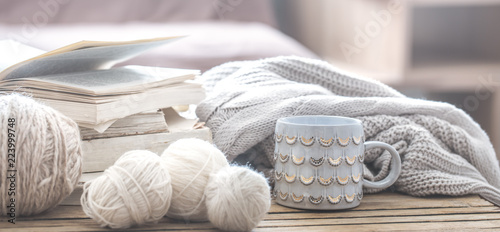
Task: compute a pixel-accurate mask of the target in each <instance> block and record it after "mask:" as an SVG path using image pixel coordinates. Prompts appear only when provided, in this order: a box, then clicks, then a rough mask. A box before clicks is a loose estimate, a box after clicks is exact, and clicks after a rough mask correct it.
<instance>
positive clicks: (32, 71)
mask: <svg viewBox="0 0 500 232" xmlns="http://www.w3.org/2000/svg"><path fill="white" fill-rule="evenodd" d="M180 38H181V37H168V38H155V39H144V40H135V41H115V42H104V41H81V42H78V43H74V44H71V45H68V46H65V47H62V48H59V49H56V50H53V51H50V52H44V51H41V50H38V49H34V48H31V47H29V46H26V45H23V44H19V43H16V42H13V41H0V51H2V57H0V69H3V70H2V71H1V72H0V93H10V92H25V93H27V94H29V95H31V96H33V97H34V98H36V99H37V100H39V101H40V102H43V103H45V104H46V105H49V106H51V107H53V108H54V109H56V110H58V111H60V112H61V113H63V114H65V115H66V116H68V117H70V118H72V119H73V120H74V121H75V122H77V123H78V125H79V127H80V134H81V137H82V140H83V143H82V150H83V175H82V178H81V179H80V183H79V184H78V186H77V188H76V189H75V191H74V192H73V193H72V195H71V196H70V197H68V198H67V199H66V200H65V201H64V202H63V204H69V205H74V204H79V202H80V200H79V198H80V195H81V187H82V185H83V183H84V182H85V181H88V180H91V179H93V178H95V177H97V176H99V175H100V174H101V173H102V172H103V171H104V170H105V169H106V168H107V167H109V166H111V165H112V164H113V163H114V162H115V161H116V160H117V159H118V157H120V156H121V155H122V154H123V153H125V152H126V151H129V150H137V149H147V150H150V151H152V152H155V153H157V154H160V153H161V152H162V151H163V150H164V149H165V148H166V147H168V145H169V144H171V143H172V142H174V141H176V140H178V139H181V138H192V137H194V138H200V139H204V140H208V141H211V132H210V130H209V129H208V128H206V127H204V126H203V124H202V123H198V122H197V121H196V119H192V120H189V119H184V118H183V117H180V116H179V115H178V113H177V111H176V110H174V109H173V108H172V107H175V106H179V105H190V104H197V103H199V102H200V101H201V100H202V99H203V98H204V97H205V92H204V90H203V88H202V86H201V84H200V83H197V82H196V80H195V79H196V77H197V76H198V75H199V74H200V71H199V70H190V69H173V68H160V67H146V66H125V67H114V68H112V67H113V66H114V65H115V64H117V63H119V62H122V61H125V60H127V59H130V58H132V57H135V56H137V55H139V54H141V53H143V52H145V51H147V50H150V49H153V48H155V47H158V46H161V45H164V44H167V43H170V42H173V41H175V40H178V39H180Z"/></svg>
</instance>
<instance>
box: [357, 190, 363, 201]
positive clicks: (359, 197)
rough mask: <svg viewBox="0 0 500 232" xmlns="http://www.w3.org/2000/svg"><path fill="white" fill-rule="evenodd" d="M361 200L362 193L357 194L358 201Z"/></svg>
mask: <svg viewBox="0 0 500 232" xmlns="http://www.w3.org/2000/svg"><path fill="white" fill-rule="evenodd" d="M361 199H363V191H361V192H359V193H358V200H360V201H361Z"/></svg>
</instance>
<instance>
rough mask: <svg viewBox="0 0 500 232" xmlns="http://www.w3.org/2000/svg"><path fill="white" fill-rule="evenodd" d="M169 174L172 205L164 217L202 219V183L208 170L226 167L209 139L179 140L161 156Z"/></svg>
mask: <svg viewBox="0 0 500 232" xmlns="http://www.w3.org/2000/svg"><path fill="white" fill-rule="evenodd" d="M161 157H162V159H163V160H164V161H165V163H166V165H167V166H168V170H169V172H170V175H171V176H172V192H173V193H172V204H171V206H170V209H169V211H168V213H167V216H169V217H172V218H177V219H184V220H190V221H206V220H208V217H207V210H206V206H205V195H204V192H205V186H206V185H207V182H208V178H209V177H210V175H211V174H212V173H216V172H217V171H219V170H220V169H221V168H223V167H227V166H229V164H228V162H227V160H226V157H225V156H224V154H223V153H222V152H221V151H220V150H219V149H217V148H216V147H214V146H213V145H212V144H210V143H209V142H206V141H203V140H200V139H180V140H178V141H176V142H174V143H172V144H171V145H170V146H169V147H168V148H167V149H165V151H164V152H163V154H162V155H161Z"/></svg>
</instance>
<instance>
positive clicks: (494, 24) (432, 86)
mask: <svg viewBox="0 0 500 232" xmlns="http://www.w3.org/2000/svg"><path fill="white" fill-rule="evenodd" d="M179 34H183V35H189V36H188V37H186V38H185V39H183V40H181V41H179V42H176V43H175V44H172V45H167V46H164V47H161V48H160V49H155V50H154V51H151V52H148V53H147V54H144V55H141V56H139V57H136V58H134V59H132V60H130V61H127V63H126V64H138V65H151V66H164V67H178V68H193V69H201V70H202V71H206V70H207V69H209V68H211V67H214V66H216V65H219V64H222V63H225V62H229V61H236V60H254V59H261V58H266V57H273V56H278V55H297V56H304V57H311V58H318V59H323V60H326V61H328V62H330V63H331V64H333V65H335V66H337V67H340V68H342V69H344V70H347V71H349V72H351V73H353V74H355V75H361V76H365V77H368V78H373V79H376V80H379V81H381V82H383V83H386V84H388V85H390V86H392V87H394V88H396V89H398V90H399V91H401V92H403V93H404V94H406V95H408V96H410V97H416V98H423V99H430V100H438V101H445V102H449V103H451V104H454V105H456V106H457V107H459V108H461V109H463V110H464V111H466V112H467V113H469V114H470V115H471V116H472V117H473V118H474V119H475V120H476V121H477V122H478V123H479V124H480V125H481V127H482V128H483V129H485V130H486V132H487V133H488V134H489V136H490V139H491V141H492V143H493V145H494V147H495V148H496V150H497V154H500V152H499V151H500V94H499V93H500V92H499V91H497V89H499V88H500V76H499V71H500V43H499V41H500V0H440V1H437V0H408V1H403V0H399V1H398V0H350V1H340V0H311V1H304V0H169V1H162V0H142V1H135V0H108V1H99V0H86V1H74V0H37V1H32V0H19V1H9V0H0V39H13V40H17V41H19V42H21V43H25V44H28V45H31V46H33V47H36V48H40V49H44V50H51V49H55V48H58V47H61V46H64V45H66V44H69V43H72V42H77V41H80V40H130V39H138V38H148V37H159V36H169V35H179ZM0 54H1V51H0Z"/></svg>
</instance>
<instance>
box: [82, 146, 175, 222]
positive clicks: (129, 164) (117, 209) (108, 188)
mask: <svg viewBox="0 0 500 232" xmlns="http://www.w3.org/2000/svg"><path fill="white" fill-rule="evenodd" d="M171 199H172V186H171V177H170V174H169V172H168V170H167V168H166V166H165V163H164V162H163V161H162V160H161V158H160V157H159V156H158V155H156V154H154V153H152V152H150V151H145V150H135V151H129V152H127V153H125V154H123V155H122V156H121V157H120V158H119V159H118V160H117V161H116V162H115V164H114V165H113V166H111V167H109V168H108V169H106V171H105V172H104V173H103V175H102V176H100V177H98V178H96V179H94V180H92V181H89V182H87V183H85V185H84V187H83V194H82V198H81V204H82V207H83V211H84V212H85V214H87V215H88V216H90V217H91V218H93V219H94V220H95V221H96V222H97V223H99V224H100V225H101V226H102V227H105V226H109V227H110V228H115V229H125V228H129V227H131V226H134V225H142V224H146V223H150V222H153V223H156V222H158V220H160V219H161V218H162V217H163V216H164V215H165V214H166V213H167V211H168V209H169V207H170V203H171Z"/></svg>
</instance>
